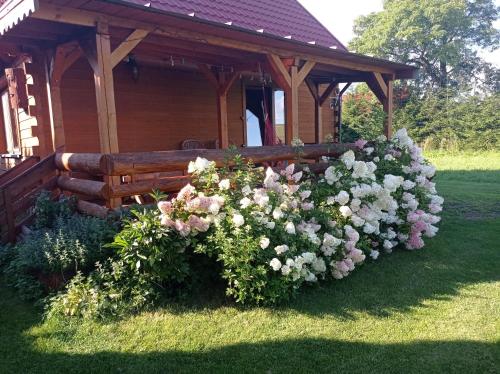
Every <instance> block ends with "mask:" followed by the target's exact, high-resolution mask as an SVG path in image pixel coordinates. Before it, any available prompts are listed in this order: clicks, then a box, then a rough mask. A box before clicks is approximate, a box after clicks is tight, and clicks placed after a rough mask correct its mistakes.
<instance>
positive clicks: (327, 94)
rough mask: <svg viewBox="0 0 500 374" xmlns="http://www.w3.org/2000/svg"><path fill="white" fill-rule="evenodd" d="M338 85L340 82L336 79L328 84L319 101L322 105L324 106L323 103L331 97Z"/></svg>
mask: <svg viewBox="0 0 500 374" xmlns="http://www.w3.org/2000/svg"><path fill="white" fill-rule="evenodd" d="M338 85H339V83H338V82H336V81H333V82H332V83H330V84H329V85H328V87H327V88H326V90H325V92H323V94H322V95H321V97H320V99H319V102H320V105H321V106H323V104H324V103H325V101H326V100H327V99H328V98H329V97H330V95H331V94H332V92H333V91H334V90H335V89H336V88H337V86H338Z"/></svg>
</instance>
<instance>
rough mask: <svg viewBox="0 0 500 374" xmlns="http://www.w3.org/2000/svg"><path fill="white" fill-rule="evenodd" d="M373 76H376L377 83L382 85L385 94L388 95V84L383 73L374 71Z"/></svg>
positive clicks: (381, 88)
mask: <svg viewBox="0 0 500 374" xmlns="http://www.w3.org/2000/svg"><path fill="white" fill-rule="evenodd" d="M373 77H374V78H375V81H376V82H377V84H378V85H379V86H380V90H381V91H382V92H383V93H384V96H385V97H387V84H386V83H385V81H384V78H383V77H382V74H380V73H377V72H374V73H373Z"/></svg>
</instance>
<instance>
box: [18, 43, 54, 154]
mask: <svg viewBox="0 0 500 374" xmlns="http://www.w3.org/2000/svg"><path fill="white" fill-rule="evenodd" d="M32 56H33V60H32V62H31V63H30V64H25V69H26V72H27V73H28V74H31V76H32V84H33V85H32V86H31V87H32V88H33V92H32V93H33V98H34V101H35V103H34V104H35V107H34V108H35V110H34V111H32V112H34V113H32V115H33V116H34V117H35V118H36V137H37V138H38V144H39V149H38V156H40V157H42V158H44V157H47V156H48V155H50V154H52V153H53V152H54V147H53V141H52V138H53V136H52V134H53V132H52V121H51V116H50V107H49V94H50V89H49V87H50V86H49V82H48V74H47V70H46V69H47V59H46V56H45V54H44V53H42V51H40V50H37V51H33V53H32Z"/></svg>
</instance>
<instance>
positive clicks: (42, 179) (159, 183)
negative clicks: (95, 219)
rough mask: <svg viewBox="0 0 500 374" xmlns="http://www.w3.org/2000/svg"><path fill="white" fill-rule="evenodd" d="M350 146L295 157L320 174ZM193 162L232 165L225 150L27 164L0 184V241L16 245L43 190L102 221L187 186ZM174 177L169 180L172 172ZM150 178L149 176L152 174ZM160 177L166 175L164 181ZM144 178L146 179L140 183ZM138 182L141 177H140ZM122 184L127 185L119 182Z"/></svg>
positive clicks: (288, 155) (273, 150)
mask: <svg viewBox="0 0 500 374" xmlns="http://www.w3.org/2000/svg"><path fill="white" fill-rule="evenodd" d="M353 148H354V145H353V144H339V143H333V144H322V145H306V146H304V147H302V148H301V150H300V157H301V158H302V159H304V160H309V161H310V162H311V163H310V165H309V166H310V169H311V170H312V171H315V172H322V171H324V170H325V164H324V163H321V162H319V160H320V159H321V157H323V156H329V157H338V156H339V155H341V154H342V153H344V152H345V151H347V150H349V149H353ZM234 154H240V155H241V156H242V157H243V158H244V159H246V160H249V159H251V160H252V161H253V162H254V163H255V164H262V163H271V162H276V161H286V160H294V159H296V158H297V156H298V154H297V149H294V148H293V147H291V146H274V147H258V148H239V149H237V150H236V151H235V152H234ZM196 157H204V158H207V159H208V160H212V161H215V162H216V164H217V165H218V166H223V165H225V164H229V165H231V164H232V163H233V161H232V159H231V153H228V152H227V151H225V150H216V149H207V150H184V151H164V152H136V153H117V154H100V153H57V154H54V155H52V156H50V157H47V158H46V159H44V160H42V161H40V162H38V163H36V164H35V165H29V167H28V165H26V166H25V167H24V169H23V170H21V171H22V172H20V173H19V170H18V173H19V175H16V176H15V177H14V178H12V179H10V180H9V181H8V182H5V183H4V184H3V185H0V227H1V230H0V239H1V241H2V242H6V241H15V239H16V236H17V233H18V232H19V231H20V230H21V227H22V226H23V225H25V224H26V223H28V222H29V221H30V220H31V219H32V218H33V213H34V212H33V210H34V209H33V206H34V200H35V198H36V196H37V195H38V194H39V193H40V192H41V191H42V190H50V191H63V192H69V193H72V194H77V195H78V196H79V200H78V209H79V210H80V211H83V212H85V213H87V214H91V215H94V216H105V215H106V214H107V213H108V210H109V209H108V208H110V207H111V208H114V207H116V206H113V201H114V200H115V201H116V199H121V198H125V197H131V196H137V195H143V194H146V193H149V192H151V191H153V190H156V189H157V190H161V191H163V192H178V191H179V190H180V189H181V188H182V187H184V186H185V185H186V184H187V183H188V182H189V181H190V177H189V176H188V175H185V171H186V169H187V165H188V163H189V162H190V161H192V160H195V159H196ZM175 172H177V173H176V174H177V175H174V176H169V174H172V173H175ZM152 173H153V177H151V174H152ZM164 174H167V176H165V175H164ZM145 175H149V178H150V179H144V176H145ZM140 177H142V178H140ZM123 179H126V180H127V181H129V183H123Z"/></svg>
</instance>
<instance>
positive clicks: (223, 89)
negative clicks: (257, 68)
mask: <svg viewBox="0 0 500 374" xmlns="http://www.w3.org/2000/svg"><path fill="white" fill-rule="evenodd" d="M238 74H239V72H236V71H235V72H233V73H231V74H230V75H229V76H226V77H224V81H223V82H221V86H220V88H219V93H220V94H222V95H227V94H228V92H229V90H230V89H231V86H232V85H233V83H234V81H235V80H236V78H238Z"/></svg>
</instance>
